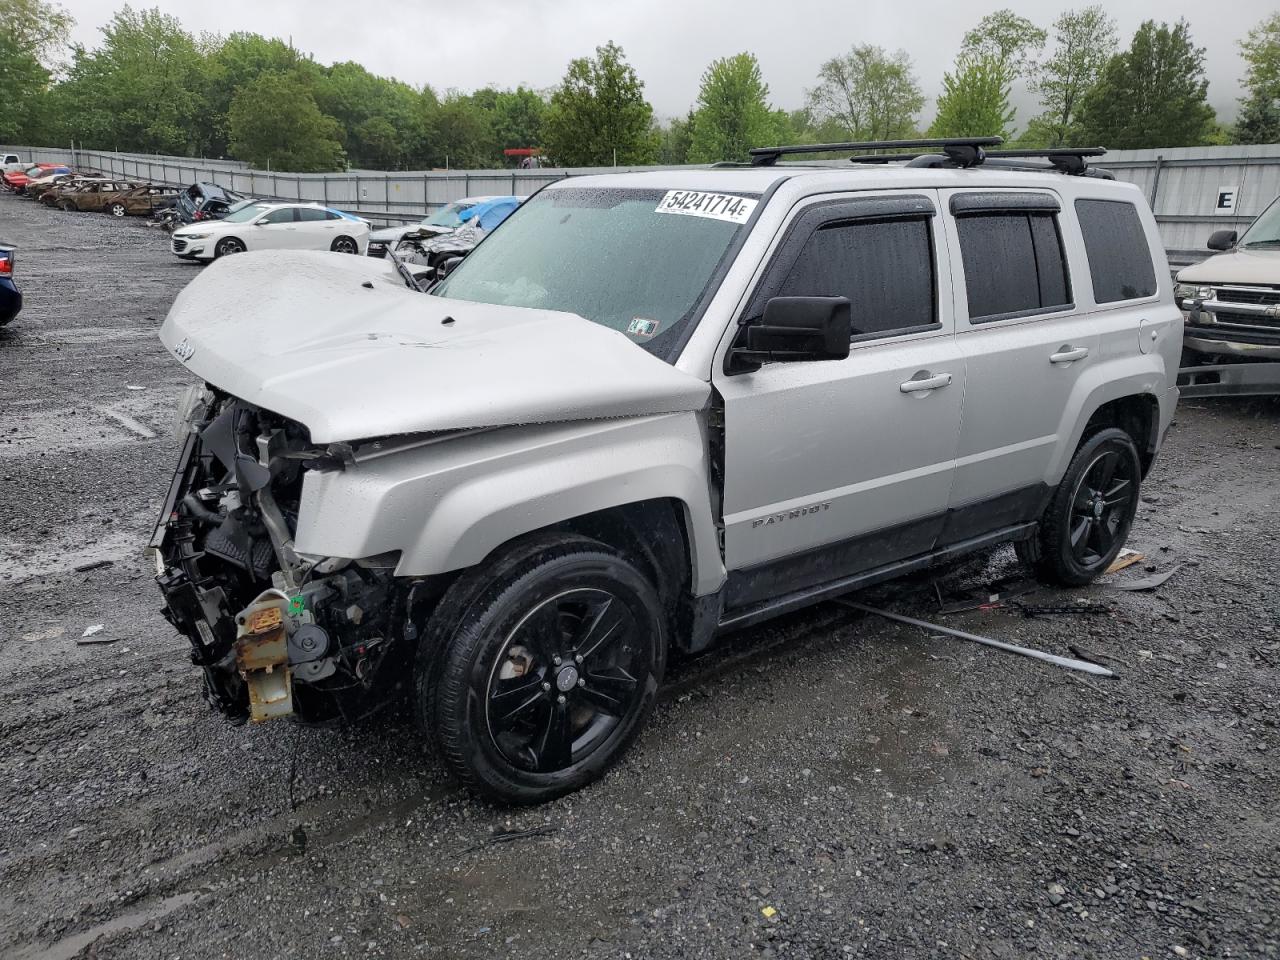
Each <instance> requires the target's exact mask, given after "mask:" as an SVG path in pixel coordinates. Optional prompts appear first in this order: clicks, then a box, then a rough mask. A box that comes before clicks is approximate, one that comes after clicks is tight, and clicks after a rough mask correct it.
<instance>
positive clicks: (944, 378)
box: [898, 371, 951, 393]
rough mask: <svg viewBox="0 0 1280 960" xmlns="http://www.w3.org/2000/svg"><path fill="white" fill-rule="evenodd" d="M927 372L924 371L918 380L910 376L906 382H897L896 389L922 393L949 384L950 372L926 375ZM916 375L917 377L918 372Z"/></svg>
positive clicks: (904, 391)
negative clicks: (923, 374) (923, 375)
mask: <svg viewBox="0 0 1280 960" xmlns="http://www.w3.org/2000/svg"><path fill="white" fill-rule="evenodd" d="M927 373H928V371H926V376H925V377H923V378H921V379H919V380H917V379H916V378H915V377H912V378H911V379H910V380H908V381H907V382H906V383H900V384H898V389H899V390H901V391H902V392H903V393H923V392H924V391H926V390H938V389H940V388H942V387H946V386H949V385H950V384H951V374H949V373H937V374H934V375H932V376H928V375H927ZM916 376H917V377H918V376H919V374H917V375H916Z"/></svg>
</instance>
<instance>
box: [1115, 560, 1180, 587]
mask: <svg viewBox="0 0 1280 960" xmlns="http://www.w3.org/2000/svg"><path fill="white" fill-rule="evenodd" d="M1181 569H1182V564H1180V563H1176V564H1174V565H1173V566H1172V567H1170V568H1169V569H1168V570H1164V571H1161V572H1160V573H1153V574H1152V575H1151V576H1149V577H1142V578H1141V579H1139V580H1126V581H1124V582H1123V583H1117V584H1115V588H1116V589H1117V590H1129V591H1138V590H1154V589H1155V588H1156V587H1159V586H1161V585H1162V584H1164V582H1165V581H1166V580H1168V579H1169V578H1170V577H1172V576H1173V575H1174V574H1175V573H1177V572H1178V571H1179V570H1181Z"/></svg>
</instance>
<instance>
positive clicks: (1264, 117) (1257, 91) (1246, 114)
mask: <svg viewBox="0 0 1280 960" xmlns="http://www.w3.org/2000/svg"><path fill="white" fill-rule="evenodd" d="M1240 51H1241V53H1242V54H1243V55H1244V60H1245V63H1246V64H1248V68H1247V69H1246V71H1245V78H1244V87H1245V90H1246V91H1247V94H1248V95H1247V96H1245V97H1244V98H1243V99H1242V100H1241V101H1240V116H1239V117H1238V118H1237V120H1236V137H1237V139H1238V141H1239V142H1240V143H1275V142H1276V141H1277V140H1280V13H1273V14H1271V16H1269V17H1267V18H1266V19H1265V20H1263V21H1262V22H1261V23H1259V24H1258V25H1257V26H1255V27H1254V28H1253V29H1252V30H1250V31H1249V35H1248V36H1247V37H1246V38H1245V39H1244V40H1241V41H1240Z"/></svg>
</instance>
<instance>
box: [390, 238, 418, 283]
mask: <svg viewBox="0 0 1280 960" xmlns="http://www.w3.org/2000/svg"><path fill="white" fill-rule="evenodd" d="M387 256H388V257H390V258H391V262H392V263H394V264H395V265H396V270H398V271H399V273H400V276H401V277H402V278H403V279H404V285H405V286H406V287H408V288H409V289H410V290H417V291H418V292H419V293H426V292H427V288H426V287H424V286H423V285H422V284H420V283H419V282H418V278H417V277H415V276H414V275H413V271H412V270H410V269H409V268H408V267H407V266H405V262H404V261H403V260H401V259H400V258H399V257H398V256H396V252H395V250H394V249H392V246H391V244H387Z"/></svg>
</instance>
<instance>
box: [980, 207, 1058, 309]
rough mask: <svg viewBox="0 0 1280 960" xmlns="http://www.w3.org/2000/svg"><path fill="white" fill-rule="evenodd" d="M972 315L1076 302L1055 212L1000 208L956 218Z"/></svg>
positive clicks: (1052, 307) (1043, 307)
mask: <svg viewBox="0 0 1280 960" xmlns="http://www.w3.org/2000/svg"><path fill="white" fill-rule="evenodd" d="M956 229H957V231H958V232H959V234H960V254H961V256H962V257H963V259H964V281H965V289H966V291H967V292H968V296H969V320H970V321H971V322H974V323H981V322H983V321H991V320H998V319H1002V318H1004V317H1008V316H1016V315H1019V314H1030V313H1039V312H1041V311H1046V310H1055V309H1060V308H1062V307H1066V306H1069V305H1070V304H1071V292H1070V289H1069V288H1068V285H1067V265H1066V260H1065V258H1064V256H1063V253H1062V239H1061V237H1060V236H1059V235H1058V223H1057V218H1056V217H1055V216H1054V215H1053V214H1051V213H1042V212H1028V213H1014V212H998V213H983V214H980V215H977V216H961V217H957V218H956Z"/></svg>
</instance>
